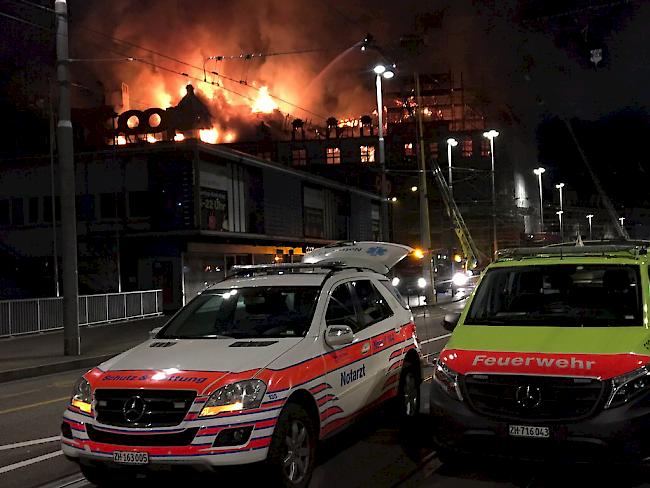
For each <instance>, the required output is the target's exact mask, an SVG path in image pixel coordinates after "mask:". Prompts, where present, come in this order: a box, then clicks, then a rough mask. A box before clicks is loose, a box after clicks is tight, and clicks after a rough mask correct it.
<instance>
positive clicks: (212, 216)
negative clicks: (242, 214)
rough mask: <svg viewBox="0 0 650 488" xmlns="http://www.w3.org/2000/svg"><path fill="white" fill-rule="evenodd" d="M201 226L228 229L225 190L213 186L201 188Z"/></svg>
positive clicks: (210, 228)
mask: <svg viewBox="0 0 650 488" xmlns="http://www.w3.org/2000/svg"><path fill="white" fill-rule="evenodd" d="M201 228H202V229H207V230H230V228H229V225H228V193H227V192H225V191H223V190H215V189H213V188H201Z"/></svg>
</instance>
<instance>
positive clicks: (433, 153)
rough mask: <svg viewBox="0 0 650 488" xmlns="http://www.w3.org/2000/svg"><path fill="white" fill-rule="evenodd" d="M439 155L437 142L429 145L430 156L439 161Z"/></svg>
mask: <svg viewBox="0 0 650 488" xmlns="http://www.w3.org/2000/svg"><path fill="white" fill-rule="evenodd" d="M438 154H439V150H438V143H437V142H431V143H429V155H430V156H431V157H432V158H433V159H438Z"/></svg>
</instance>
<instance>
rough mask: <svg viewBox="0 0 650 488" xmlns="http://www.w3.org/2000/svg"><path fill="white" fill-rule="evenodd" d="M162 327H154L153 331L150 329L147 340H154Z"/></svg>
mask: <svg viewBox="0 0 650 488" xmlns="http://www.w3.org/2000/svg"><path fill="white" fill-rule="evenodd" d="M161 329H162V327H156V328H155V329H151V330H150V331H149V339H155V338H156V336H157V335H158V332H160V331H161Z"/></svg>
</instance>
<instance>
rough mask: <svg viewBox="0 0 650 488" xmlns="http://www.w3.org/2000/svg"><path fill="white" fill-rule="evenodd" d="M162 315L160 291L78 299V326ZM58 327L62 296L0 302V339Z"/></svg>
mask: <svg viewBox="0 0 650 488" xmlns="http://www.w3.org/2000/svg"><path fill="white" fill-rule="evenodd" d="M162 313H163V297H162V290H145V291H130V292H126V293H105V294H101V295H82V296H80V297H79V325H92V324H102V323H109V322H115V321H119V320H128V319H136V318H144V317H151V316H154V315H161V314H162ZM62 328H63V297H58V298H33V299H26V300H0V337H5V336H15V335H22V334H33V333H35V332H45V331H48V330H55V329H62Z"/></svg>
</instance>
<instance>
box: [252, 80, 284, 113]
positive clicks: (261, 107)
mask: <svg viewBox="0 0 650 488" xmlns="http://www.w3.org/2000/svg"><path fill="white" fill-rule="evenodd" d="M277 108H278V105H277V103H275V102H274V101H273V98H271V96H270V95H269V88H268V87H267V86H263V87H261V88H260V91H259V93H258V95H257V98H256V99H255V101H254V102H253V106H252V107H251V109H252V112H253V113H254V114H257V113H265V114H270V113H272V112H273V111H274V110H275V109H277Z"/></svg>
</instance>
